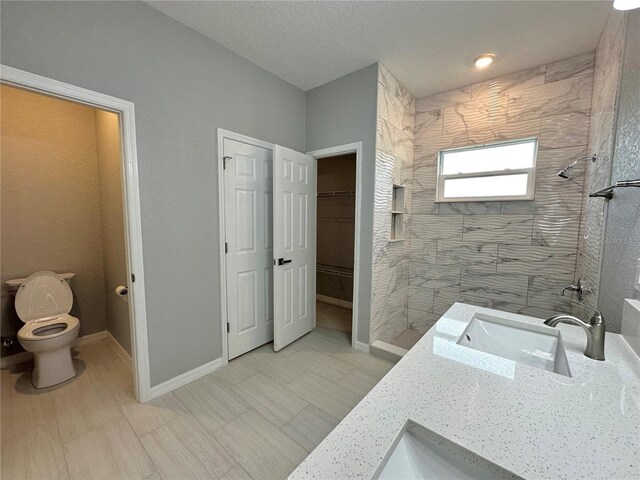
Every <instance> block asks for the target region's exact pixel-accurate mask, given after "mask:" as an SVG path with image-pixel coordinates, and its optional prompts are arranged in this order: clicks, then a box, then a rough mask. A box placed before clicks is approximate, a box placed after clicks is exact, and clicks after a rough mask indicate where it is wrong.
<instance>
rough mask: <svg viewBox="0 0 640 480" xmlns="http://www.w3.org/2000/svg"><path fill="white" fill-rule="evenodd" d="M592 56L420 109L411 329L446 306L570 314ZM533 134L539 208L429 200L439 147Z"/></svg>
mask: <svg viewBox="0 0 640 480" xmlns="http://www.w3.org/2000/svg"><path fill="white" fill-rule="evenodd" d="M593 69H594V54H593V53H587V54H584V55H580V56H578V57H574V58H570V59H567V60H563V61H559V62H556V63H553V64H549V65H543V66H540V67H535V68H530V69H528V70H523V71H521V72H517V73H515V74H510V75H506V76H502V77H498V78H496V79H493V80H488V81H485V82H481V83H477V84H474V85H470V86H467V87H463V88H458V89H456V90H452V91H449V92H444V93H441V94H438V95H434V96H431V97H426V98H423V99H420V100H417V102H416V125H415V162H414V169H413V199H412V212H411V213H412V215H411V243H410V252H409V265H410V267H409V295H408V300H409V303H408V307H409V309H408V315H409V324H410V326H412V327H413V328H416V329H418V330H421V331H426V330H428V329H429V328H430V327H431V326H432V325H433V323H434V322H435V321H436V320H437V319H438V318H439V317H440V316H441V315H442V314H443V313H444V312H445V311H446V310H447V309H448V308H449V307H450V306H451V305H452V304H453V303H454V302H465V303H471V304H474V305H480V306H483V307H489V308H496V309H498V310H504V311H510V312H516V313H523V314H527V315H534V316H547V315H552V314H553V313H558V312H568V311H569V310H570V305H569V303H568V299H567V298H563V297H561V296H560V295H559V292H560V289H561V288H562V287H563V286H564V285H568V284H570V283H571V282H572V281H573V278H574V273H575V265H576V255H577V249H578V247H577V246H578V235H579V220H580V208H581V201H582V194H583V187H584V165H581V166H579V167H576V168H574V169H573V170H572V172H571V173H572V175H571V177H570V179H569V180H563V179H561V178H559V177H558V176H557V175H556V173H557V172H558V171H559V170H560V169H561V168H562V167H564V166H566V165H567V164H569V163H571V162H572V161H573V160H575V159H580V158H584V157H586V156H587V153H588V150H587V139H588V132H589V116H590V106H591V95H592V85H593ZM529 136H537V137H539V145H538V158H537V173H536V188H535V200H533V201H510V202H469V203H440V204H438V203H435V194H436V168H437V159H438V150H440V149H442V148H449V147H462V146H466V145H472V144H480V143H486V142H492V141H496V140H507V139H516V138H522V137H529Z"/></svg>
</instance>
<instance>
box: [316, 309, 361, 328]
mask: <svg viewBox="0 0 640 480" xmlns="http://www.w3.org/2000/svg"><path fill="white" fill-rule="evenodd" d="M352 315H353V310H351V309H348V308H341V307H337V306H335V305H329V304H328V303H324V302H316V324H317V325H318V326H319V327H326V328H330V329H332V330H340V331H341V332H347V333H351V324H352Z"/></svg>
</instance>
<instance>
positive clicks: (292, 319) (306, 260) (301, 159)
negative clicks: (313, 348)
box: [273, 145, 316, 351]
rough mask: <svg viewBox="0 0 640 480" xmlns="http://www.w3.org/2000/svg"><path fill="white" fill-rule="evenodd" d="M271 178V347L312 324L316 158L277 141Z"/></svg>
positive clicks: (286, 341)
mask: <svg viewBox="0 0 640 480" xmlns="http://www.w3.org/2000/svg"><path fill="white" fill-rule="evenodd" d="M273 169H274V177H273V202H274V204H273V220H274V223H273V225H274V231H273V238H274V241H273V251H274V258H275V259H276V260H278V259H282V260H283V261H284V262H286V263H283V264H279V262H278V261H276V265H275V266H274V287H273V288H274V350H276V351H278V350H280V349H281V348H284V347H285V346H287V345H288V344H289V343H291V342H292V341H294V340H296V339H297V338H299V337H301V336H302V335H304V334H305V333H308V332H309V331H311V329H313V327H314V326H315V323H316V303H315V292H316V201H315V199H316V160H315V159H314V158H312V157H310V156H308V155H304V154H302V153H299V152H296V151H293V150H290V149H288V148H284V147H280V146H278V145H276V147H275V149H274V163H273Z"/></svg>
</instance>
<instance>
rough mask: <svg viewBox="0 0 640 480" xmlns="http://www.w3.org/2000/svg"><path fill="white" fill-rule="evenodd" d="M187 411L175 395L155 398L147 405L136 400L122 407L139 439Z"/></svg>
mask: <svg viewBox="0 0 640 480" xmlns="http://www.w3.org/2000/svg"><path fill="white" fill-rule="evenodd" d="M186 411H187V410H186V408H185V406H184V405H183V404H182V402H180V400H178V399H177V398H176V397H175V395H174V394H173V393H167V394H166V395H163V396H161V397H159V398H154V399H153V400H150V401H149V402H147V403H138V402H137V401H136V400H135V399H134V400H131V401H129V402H127V403H126V404H124V405H122V412H123V413H124V415H125V417H127V420H129V423H130V424H131V426H132V427H133V430H134V431H135V432H136V435H138V437H142V436H144V435H146V434H147V433H149V432H150V431H152V430H155V429H156V428H158V427H160V426H162V425H164V424H165V423H167V422H169V421H171V420H173V419H174V418H176V417H178V416H180V415H182V414H183V413H185V412H186Z"/></svg>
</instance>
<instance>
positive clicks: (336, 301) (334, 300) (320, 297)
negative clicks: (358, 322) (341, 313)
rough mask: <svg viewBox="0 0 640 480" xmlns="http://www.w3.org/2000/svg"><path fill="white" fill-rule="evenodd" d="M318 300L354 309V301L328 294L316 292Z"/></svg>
mask: <svg viewBox="0 0 640 480" xmlns="http://www.w3.org/2000/svg"><path fill="white" fill-rule="evenodd" d="M316 300H317V301H318V302H320V303H326V304H328V305H333V306H335V307H341V308H347V309H349V310H353V303H351V302H347V301H346V300H340V299H339V298H333V297H327V296H326V295H320V294H319V293H316Z"/></svg>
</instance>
